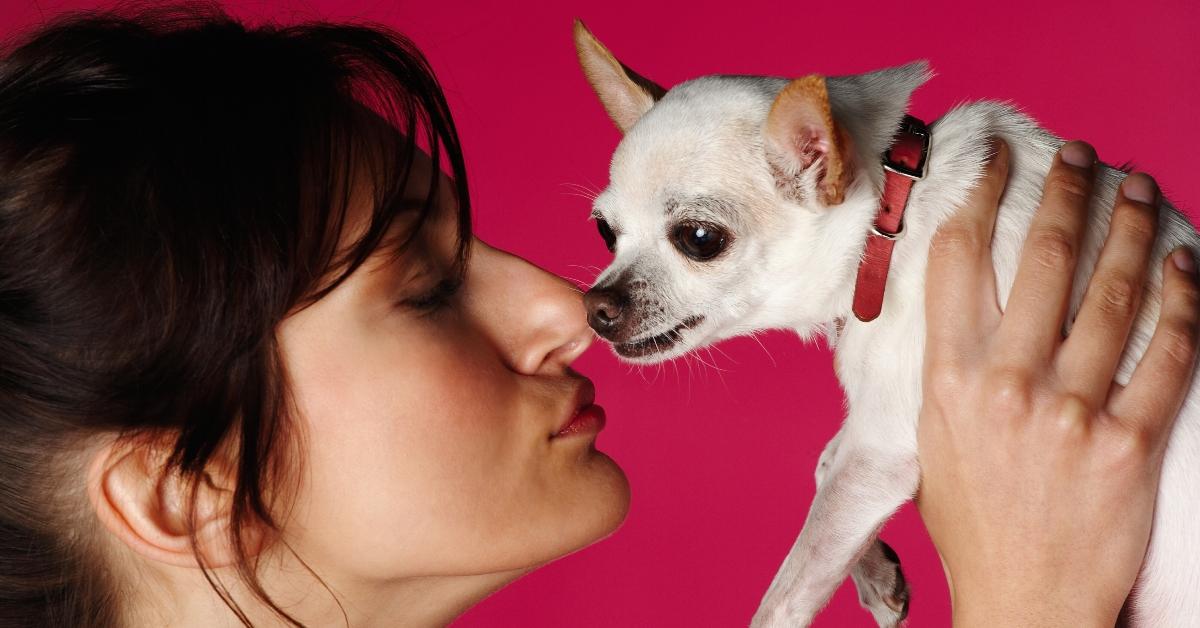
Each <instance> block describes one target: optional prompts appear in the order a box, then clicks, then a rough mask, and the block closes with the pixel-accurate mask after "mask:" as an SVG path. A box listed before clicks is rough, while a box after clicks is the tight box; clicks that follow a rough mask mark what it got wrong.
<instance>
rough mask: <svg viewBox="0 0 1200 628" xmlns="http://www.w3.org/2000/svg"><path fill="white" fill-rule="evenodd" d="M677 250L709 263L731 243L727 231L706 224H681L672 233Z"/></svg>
mask: <svg viewBox="0 0 1200 628" xmlns="http://www.w3.org/2000/svg"><path fill="white" fill-rule="evenodd" d="M671 239H672V240H674V242H675V248H677V249H679V251H680V252H681V253H683V254H684V255H686V256H688V257H690V258H692V259H694V260H697V261H701V262H704V261H708V260H710V259H712V258H714V257H716V256H718V255H720V254H721V251H724V250H725V247H726V246H727V245H728V242H729V235H728V234H726V233H725V230H724V229H722V228H720V227H718V226H716V225H709V224H704V223H690V222H687V223H680V224H678V225H675V230H674V231H673V232H672V233H671Z"/></svg>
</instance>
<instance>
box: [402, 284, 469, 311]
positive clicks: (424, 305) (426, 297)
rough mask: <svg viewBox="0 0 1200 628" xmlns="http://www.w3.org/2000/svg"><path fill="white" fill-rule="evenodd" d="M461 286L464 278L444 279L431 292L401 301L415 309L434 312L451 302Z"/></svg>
mask: <svg viewBox="0 0 1200 628" xmlns="http://www.w3.org/2000/svg"><path fill="white" fill-rule="evenodd" d="M460 287H462V279H458V278H454V279H443V280H441V281H439V282H438V283H437V285H435V286H434V287H433V289H432V290H430V291H429V292H426V293H424V294H419V295H417V296H414V297H409V298H407V299H404V300H403V301H401V303H402V304H403V305H404V306H405V307H410V308H412V309H414V310H419V311H422V312H426V313H434V312H437V311H438V310H440V309H442V308H444V307H445V306H446V305H447V304H449V303H450V300H451V299H452V298H453V297H454V295H455V294H457V293H458V289H459V288H460Z"/></svg>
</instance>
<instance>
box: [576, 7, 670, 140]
mask: <svg viewBox="0 0 1200 628" xmlns="http://www.w3.org/2000/svg"><path fill="white" fill-rule="evenodd" d="M575 51H576V52H577V53H579V65H580V66H582V67H583V74H584V75H585V76H586V77H587V80H588V83H591V85H592V89H593V90H595V91H596V95H597V96H599V97H600V102H601V103H602V104H603V105H604V110H605V111H607V112H608V117H610V118H612V121H613V122H615V123H616V124H617V128H619V129H621V132H622V133H624V132H626V131H628V130H629V128H630V127H632V126H633V124H634V123H635V122H637V121H638V120H639V119H640V118H641V117H642V116H643V115H645V113H646V112H647V111H650V107H653V106H654V103H655V102H657V101H658V100H659V99H660V98H662V97H663V95H664V94H666V93H667V90H665V89H663V88H662V87H659V86H658V85H656V84H655V83H653V82H652V81H649V80H647V79H645V78H643V77H642V76H641V75H639V74H638V73H637V72H634V71H633V70H631V69H629V68H628V67H626V66H625V64H623V63H621V62H620V61H617V58H616V57H614V56H613V55H612V53H611V52H609V51H608V49H607V48H605V47H604V44H601V43H600V41H599V40H597V39H596V38H595V36H593V35H592V33H591V31H589V30H588V29H587V27H586V26H584V25H583V22H581V21H580V20H575Z"/></svg>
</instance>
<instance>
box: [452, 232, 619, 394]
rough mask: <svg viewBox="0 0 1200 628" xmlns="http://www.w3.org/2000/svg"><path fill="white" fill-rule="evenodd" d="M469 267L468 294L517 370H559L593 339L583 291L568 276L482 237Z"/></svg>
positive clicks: (490, 331) (474, 250)
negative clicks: (555, 273) (567, 279)
mask: <svg viewBox="0 0 1200 628" xmlns="http://www.w3.org/2000/svg"><path fill="white" fill-rule="evenodd" d="M468 268H469V269H470V270H469V272H470V274H471V278H470V283H471V289H470V290H469V291H468V294H471V295H472V296H471V297H470V298H471V300H472V301H475V303H474V305H475V306H476V307H478V308H480V309H479V310H478V311H479V312H480V314H481V315H482V316H481V320H483V324H484V325H486V326H487V327H488V328H489V333H490V335H491V336H492V337H493V338H494V339H495V341H496V343H497V345H498V346H499V347H500V348H501V350H502V351H503V352H504V353H505V355H506V359H507V361H508V363H509V366H510V367H511V368H513V369H514V370H516V371H517V372H519V373H524V374H528V375H532V374H535V373H553V374H558V373H561V372H562V371H563V370H565V369H566V367H567V366H568V365H570V364H571V362H573V361H575V358H577V357H579V355H580V354H581V353H583V352H584V350H586V349H587V348H588V346H590V345H591V344H592V341H593V340H594V338H595V336H594V335H593V334H592V330H591V328H590V327H588V323H587V312H586V311H585V310H584V307H583V297H582V294H581V292H580V291H579V290H578V289H576V288H575V287H574V286H572V285H571V284H570V283H568V282H567V281H565V280H563V279H562V278H560V277H558V276H556V275H554V274H553V273H549V272H546V271H544V270H542V269H541V268H538V267H537V266H534V265H533V264H531V263H529V262H527V261H525V260H523V259H521V258H520V257H517V256H515V255H513V254H511V253H508V252H506V251H501V250H499V249H495V248H492V247H491V246H488V245H487V244H483V243H482V242H479V241H476V242H475V243H474V249H473V251H472V253H471V263H470V265H469V267H468Z"/></svg>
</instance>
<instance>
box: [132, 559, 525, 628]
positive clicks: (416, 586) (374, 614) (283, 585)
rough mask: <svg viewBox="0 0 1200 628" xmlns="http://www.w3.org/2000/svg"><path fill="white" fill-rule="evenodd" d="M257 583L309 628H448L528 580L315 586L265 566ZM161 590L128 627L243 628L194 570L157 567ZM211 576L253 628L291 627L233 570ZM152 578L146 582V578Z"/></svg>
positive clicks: (141, 599)
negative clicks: (481, 604) (499, 592)
mask: <svg viewBox="0 0 1200 628" xmlns="http://www.w3.org/2000/svg"><path fill="white" fill-rule="evenodd" d="M263 567H264V568H263V569H260V575H259V579H260V581H261V582H262V584H263V588H264V589H265V590H266V591H267V593H268V594H270V595H271V597H272V600H273V602H274V603H275V605H276V606H278V607H279V608H281V609H283V611H285V612H286V613H287V614H288V615H290V616H291V617H292V618H294V619H295V620H296V621H298V622H300V623H302V624H304V625H306V626H313V627H315V626H353V627H354V628H370V627H373V626H379V627H384V626H386V627H392V626H415V627H424V626H429V627H434V626H445V625H447V624H449V623H450V622H451V621H453V620H454V618H456V617H458V616H459V615H461V614H462V613H464V612H466V611H467V609H469V608H471V607H472V606H474V605H475V604H477V603H478V602H480V601H481V600H483V599H484V598H485V597H487V596H488V595H490V594H491V593H493V592H495V591H497V590H499V589H501V588H503V587H504V586H505V585H507V584H508V583H510V582H512V581H513V580H516V579H517V578H519V577H521V576H522V575H524V574H526V573H528V572H529V571H530V570H531V569H521V570H514V571H508V572H501V573H495V574H483V575H471V576H425V577H414V578H406V579H403V580H396V581H392V582H387V583H361V582H348V581H335V579H333V578H331V577H328V575H326V576H323V578H322V579H323V581H324V582H322V581H319V580H317V579H316V578H315V577H314V576H313V575H312V574H311V573H309V572H308V571H307V570H305V569H304V568H303V567H300V568H299V569H294V568H288V569H281V568H279V567H278V565H277V564H274V563H273V564H271V565H270V566H269V567H268V566H267V565H266V564H264V565H263ZM151 571H153V572H155V576H156V577H153V578H152V579H154V580H158V581H159V582H160V583H161V584H162V586H158V587H139V594H138V595H136V596H129V597H127V598H126V599H129V600H130V602H129V605H128V607H127V608H125V609H123V610H124V612H123V615H124V616H125V617H126V622H125V623H126V625H128V626H131V627H137V628H141V627H143V626H146V627H149V626H164V625H169V626H174V627H178V628H191V627H196V628H201V627H203V628H214V627H222V626H229V627H231V628H240V627H241V626H243V623H242V622H241V620H240V619H239V618H238V616H237V614H236V613H234V611H233V610H232V609H230V608H229V606H228V605H226V604H225V603H224V602H223V601H222V599H221V596H220V595H219V594H218V593H217V592H216V591H215V590H214V589H213V587H212V586H210V584H209V583H208V581H207V580H205V578H204V576H203V574H202V573H201V572H200V570H199V569H187V568H176V567H166V568H163V567H161V566H155V567H154V568H153V569H152V570H151ZM210 574H211V575H212V576H213V578H214V580H216V581H217V582H219V583H223V584H224V585H226V586H227V587H228V589H229V591H230V594H231V595H232V597H233V599H234V601H235V602H236V603H237V606H238V607H239V609H240V610H241V612H243V613H244V614H245V616H246V619H248V620H249V621H250V623H251V624H252V625H254V626H256V627H258V628H263V627H267V626H290V624H289V623H288V622H287V621H285V620H284V619H283V618H282V617H280V616H279V615H278V614H276V613H275V612H274V611H273V610H272V609H271V608H270V606H269V605H267V604H266V603H264V602H263V601H262V600H260V599H259V598H258V597H257V596H255V595H254V593H253V592H252V591H251V590H250V589H249V587H248V586H246V585H245V584H244V583H243V582H241V580H240V578H239V576H238V574H237V573H236V570H234V569H216V570H211V571H210ZM148 579H151V578H148Z"/></svg>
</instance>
